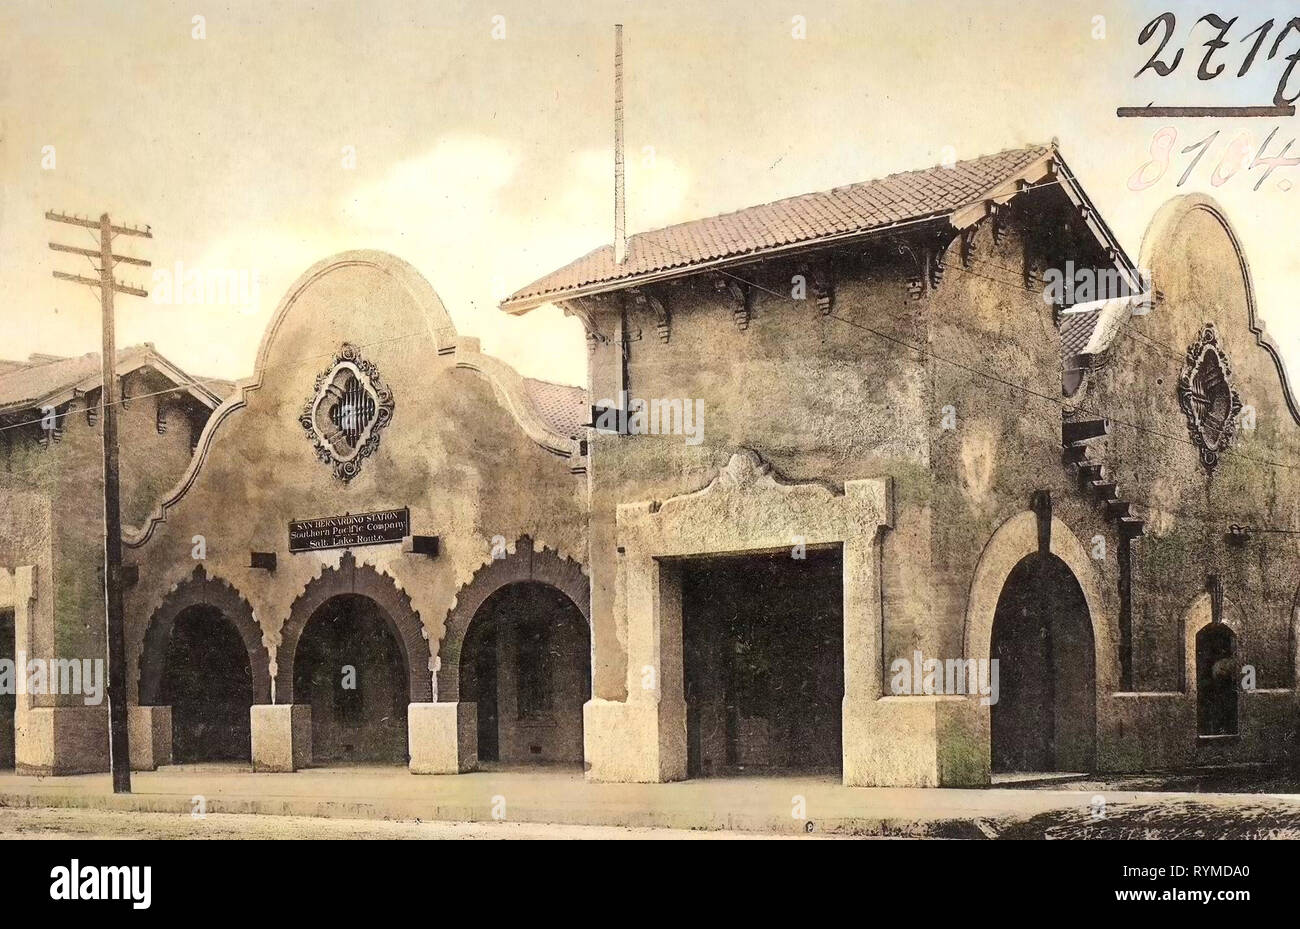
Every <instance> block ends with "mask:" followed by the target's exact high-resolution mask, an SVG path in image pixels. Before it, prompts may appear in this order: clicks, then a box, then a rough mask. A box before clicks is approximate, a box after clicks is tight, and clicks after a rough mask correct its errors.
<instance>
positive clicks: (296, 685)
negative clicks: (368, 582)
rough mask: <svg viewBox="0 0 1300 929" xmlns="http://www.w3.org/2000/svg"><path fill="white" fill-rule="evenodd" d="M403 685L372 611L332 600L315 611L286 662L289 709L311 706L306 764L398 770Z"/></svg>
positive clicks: (355, 598) (381, 619) (397, 652)
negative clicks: (366, 764) (290, 691)
mask: <svg viewBox="0 0 1300 929" xmlns="http://www.w3.org/2000/svg"><path fill="white" fill-rule="evenodd" d="M407 678H408V674H407V668H406V662H405V660H404V659H403V657H402V650H401V647H400V645H399V644H398V641H397V638H396V637H395V636H394V635H393V631H392V621H391V619H390V618H389V617H388V615H387V613H386V612H385V611H384V610H383V608H382V607H380V606H379V604H377V603H376V602H375V601H374V600H371V599H370V598H369V597H365V596H362V595H360V594H339V595H337V596H334V597H330V598H329V599H327V600H326V601H325V602H324V603H322V604H321V605H320V606H318V607H317V608H316V609H315V610H314V611H313V612H312V614H311V617H310V618H309V619H308V620H307V623H306V625H305V626H304V628H303V630H302V636H301V638H300V639H299V640H298V642H297V648H296V651H295V653H294V657H293V694H294V701H295V702H297V703H308V704H310V705H311V727H312V760H313V761H314V762H316V763H323V764H337V763H340V762H372V763H374V762H379V763H396V764H405V763H406V761H407V758H408V756H407V741H406V738H407V733H406V707H407V703H408V702H409V693H408V689H407Z"/></svg>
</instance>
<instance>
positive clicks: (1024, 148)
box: [579, 145, 1052, 260]
mask: <svg viewBox="0 0 1300 929" xmlns="http://www.w3.org/2000/svg"><path fill="white" fill-rule="evenodd" d="M1040 149H1041V150H1042V152H1043V154H1046V153H1048V152H1050V151H1051V150H1052V148H1051V146H1050V145H1020V146H1012V147H1011V148H1004V149H1002V151H1000V152H986V153H985V154H983V155H976V156H975V157H974V158H963V159H962V160H961V161H955V162H953V163H952V164H951V165H945V164H944V163H943V162H939V163H937V164H932V165H929V166H927V167H924V168H908V169H907V170H906V171H894V172H891V173H889V174H882V175H880V176H878V177H869V178H865V179H864V180H861V181H853V182H851V183H848V184H841V185H839V186H838V187H829V188H823V189H821V190H807V191H804V192H803V193H801V194H791V195H790V196H787V197H778V198H777V199H775V200H767V201H765V202H763V203H751V204H750V205H749V206H742V207H737V208H736V209H734V210H727V211H726V212H724V213H712V214H710V215H708V216H697V217H696V218H695V219H684V220H682V221H681V222H677V223H670V224H669V225H667V226H658V227H656V228H654V229H646V230H643V231H641V232H636V233H633V234H632V235H631V236H629V237H628V239H629V241H631V240H632V239H636V238H638V237H640V236H643V235H650V234H652V233H655V232H666V231H667V230H669V229H680V228H681V227H682V226H690V225H692V224H694V223H698V222H704V221H706V220H710V219H726V218H728V217H731V216H736V215H738V214H741V213H747V212H749V211H750V210H754V209H762V208H763V207H769V206H776V205H777V204H779V203H790V202H792V201H795V200H802V199H804V198H805V197H818V196H824V195H825V194H830V193H840V192H843V191H848V190H856V189H858V188H861V187H865V186H867V185H869V184H880V183H883V182H885V181H889V180H893V179H895V178H902V177H911V176H913V175H918V174H928V173H930V172H931V171H935V170H938V169H945V170H949V171H951V170H954V169H956V168H957V167H959V166H961V165H971V164H974V163H975V162H977V161H984V160H986V159H989V158H999V157H1001V156H1003V155H1011V154H1015V153H1019V152H1025V153H1029V152H1032V151H1038V150H1040ZM613 247H614V246H613V245H612V244H606V245H600V246H598V247H596V248H594V249H592V250H591V251H590V252H588V253H587V255H592V254H595V253H596V252H598V251H601V250H602V249H606V248H609V249H612V248H613ZM583 257H586V256H585V255H584V256H583ZM579 260H581V259H579Z"/></svg>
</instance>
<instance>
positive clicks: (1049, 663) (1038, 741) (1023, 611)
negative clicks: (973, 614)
mask: <svg viewBox="0 0 1300 929" xmlns="http://www.w3.org/2000/svg"><path fill="white" fill-rule="evenodd" d="M990 657H991V658H992V659H994V660H995V661H997V665H996V674H997V681H998V700H997V702H996V703H994V704H993V705H992V706H991V708H990V710H991V720H990V725H991V729H992V731H991V736H992V743H993V747H992V759H991V761H992V766H993V770H994V771H995V772H1008V771H1089V770H1092V768H1093V767H1094V765H1095V760H1096V738H1097V734H1096V732H1097V697H1096V692H1097V684H1096V655H1095V652H1094V650H1093V637H1092V621H1091V617H1090V616H1089V613H1088V604H1087V601H1086V599H1085V598H1084V594H1083V590H1082V588H1081V587H1080V586H1079V582H1078V580H1077V579H1076V578H1075V576H1074V574H1073V572H1071V570H1070V568H1069V566H1068V565H1066V563H1065V562H1064V561H1062V560H1061V559H1060V558H1058V557H1056V556H1055V555H1042V554H1037V553H1035V554H1031V555H1028V556H1026V557H1025V558H1023V559H1021V561H1020V562H1019V563H1018V564H1017V565H1016V566H1015V567H1014V568H1013V569H1012V570H1011V573H1010V574H1008V575H1007V579H1006V582H1005V583H1004V584H1003V587H1002V593H1001V595H1000V596H999V597H998V604H997V609H996V612H995V614H994V618H993V635H992V645H991V648H990Z"/></svg>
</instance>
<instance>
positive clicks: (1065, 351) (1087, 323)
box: [1061, 307, 1101, 360]
mask: <svg viewBox="0 0 1300 929" xmlns="http://www.w3.org/2000/svg"><path fill="white" fill-rule="evenodd" d="M1100 319H1101V308H1100V307H1097V308H1095V309H1091V310H1084V311H1082V312H1075V313H1062V314H1061V358H1063V359H1066V360H1068V359H1070V358H1073V357H1074V356H1075V355H1078V354H1080V353H1082V352H1083V349H1084V347H1085V346H1086V345H1087V344H1088V341H1089V340H1090V339H1091V338H1092V333H1093V331H1094V330H1095V329H1096V328H1097V323H1098V321H1099V320H1100Z"/></svg>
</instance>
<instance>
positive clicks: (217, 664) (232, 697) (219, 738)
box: [158, 604, 253, 764]
mask: <svg viewBox="0 0 1300 929" xmlns="http://www.w3.org/2000/svg"><path fill="white" fill-rule="evenodd" d="M158 702H159V703H160V704H162V705H163V706H170V707H171V708H172V760H173V761H174V762H176V763H177V764H190V763H194V762H201V761H247V760H248V758H249V757H250V755H251V752H252V749H251V743H250V736H249V707H251V706H252V705H253V672H252V668H251V667H250V665H249V661H248V650H247V649H246V648H245V647H244V642H243V640H242V639H241V638H240V636H239V631H238V630H237V629H236V628H235V626H234V624H233V623H231V622H230V621H229V620H228V619H226V617H225V615H224V614H223V613H222V612H221V610H219V609H217V608H216V607H214V606H210V605H208V604H196V605H194V606H190V607H187V608H186V609H184V610H182V611H181V612H180V613H178V614H177V616H176V619H175V621H174V622H173V623H172V627H171V636H170V638H169V639H168V641H167V653H166V658H165V659H164V664H163V675H162V682H161V687H160V690H159V695H158Z"/></svg>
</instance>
